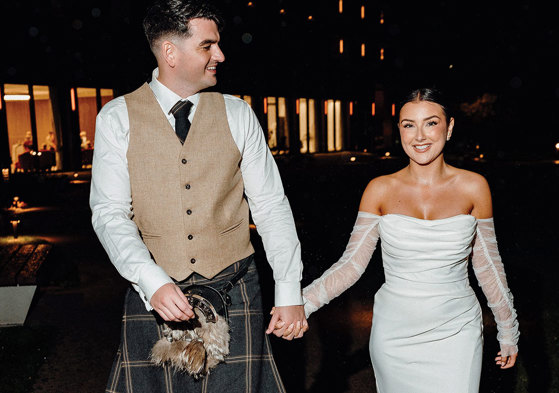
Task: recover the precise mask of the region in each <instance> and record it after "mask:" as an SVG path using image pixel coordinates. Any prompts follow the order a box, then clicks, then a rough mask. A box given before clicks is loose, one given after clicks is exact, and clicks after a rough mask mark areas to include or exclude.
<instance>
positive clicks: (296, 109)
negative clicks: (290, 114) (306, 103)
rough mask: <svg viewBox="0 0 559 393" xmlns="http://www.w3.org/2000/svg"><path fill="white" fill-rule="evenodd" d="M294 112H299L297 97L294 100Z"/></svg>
mask: <svg viewBox="0 0 559 393" xmlns="http://www.w3.org/2000/svg"><path fill="white" fill-rule="evenodd" d="M295 112H296V113H297V114H299V99H296V100H295Z"/></svg>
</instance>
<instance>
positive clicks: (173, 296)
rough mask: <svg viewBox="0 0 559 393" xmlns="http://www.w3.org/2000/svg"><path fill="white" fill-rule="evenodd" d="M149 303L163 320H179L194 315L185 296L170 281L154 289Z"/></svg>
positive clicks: (185, 319)
mask: <svg viewBox="0 0 559 393" xmlns="http://www.w3.org/2000/svg"><path fill="white" fill-rule="evenodd" d="M150 304H151V306H152V307H153V309H154V310H155V311H157V313H158V314H159V315H160V316H161V318H163V320H165V321H173V322H181V321H187V320H189V319H190V318H193V317H194V311H193V310H192V306H191V305H190V304H189V303H188V300H187V299H186V296H184V293H182V291H181V290H180V288H179V287H177V286H176V285H175V284H173V283H172V282H171V283H168V284H165V285H163V286H162V287H160V288H159V289H158V290H157V291H155V293H154V294H153V296H152V297H151V300H150Z"/></svg>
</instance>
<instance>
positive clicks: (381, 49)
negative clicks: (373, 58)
mask: <svg viewBox="0 0 559 393" xmlns="http://www.w3.org/2000/svg"><path fill="white" fill-rule="evenodd" d="M380 59H381V60H384V48H380Z"/></svg>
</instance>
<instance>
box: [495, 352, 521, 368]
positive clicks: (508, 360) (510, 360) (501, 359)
mask: <svg viewBox="0 0 559 393" xmlns="http://www.w3.org/2000/svg"><path fill="white" fill-rule="evenodd" d="M497 355H498V356H497V357H496V358H495V363H496V364H497V366H501V370H504V369H506V368H511V367H512V366H514V364H515V363H516V357H517V356H518V353H515V354H514V355H510V356H501V351H499V352H498V353H497Z"/></svg>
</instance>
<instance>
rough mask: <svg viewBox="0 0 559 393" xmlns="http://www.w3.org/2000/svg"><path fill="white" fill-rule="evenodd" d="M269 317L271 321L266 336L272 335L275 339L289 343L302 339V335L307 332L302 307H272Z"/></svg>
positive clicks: (307, 326) (307, 325)
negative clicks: (295, 339) (281, 339)
mask: <svg viewBox="0 0 559 393" xmlns="http://www.w3.org/2000/svg"><path fill="white" fill-rule="evenodd" d="M270 315H272V319H271V320H270V324H269V325H268V330H266V334H270V333H274V335H276V336H277V337H283V338H284V339H285V340H289V341H291V340H293V339H294V338H301V337H303V334H304V333H305V332H306V331H307V330H309V324H308V322H307V318H305V311H304V308H303V306H284V307H273V308H272V311H270Z"/></svg>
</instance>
